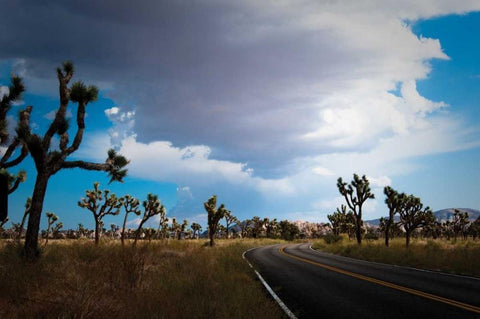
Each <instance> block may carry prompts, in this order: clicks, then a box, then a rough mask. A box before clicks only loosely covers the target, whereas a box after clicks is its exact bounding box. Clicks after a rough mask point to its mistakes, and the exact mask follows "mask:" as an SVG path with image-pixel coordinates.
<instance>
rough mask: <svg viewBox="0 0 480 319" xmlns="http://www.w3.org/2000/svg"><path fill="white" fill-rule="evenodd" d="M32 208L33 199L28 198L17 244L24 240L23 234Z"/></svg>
mask: <svg viewBox="0 0 480 319" xmlns="http://www.w3.org/2000/svg"><path fill="white" fill-rule="evenodd" d="M31 207H32V199H31V198H30V197H28V198H27V201H26V202H25V210H24V212H23V217H22V221H21V223H20V225H19V227H18V237H17V242H20V239H21V238H22V234H23V227H24V226H25V221H26V220H27V216H28V214H29V213H30V208H31Z"/></svg>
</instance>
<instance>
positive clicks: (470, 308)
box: [279, 247, 480, 313]
mask: <svg viewBox="0 0 480 319" xmlns="http://www.w3.org/2000/svg"><path fill="white" fill-rule="evenodd" d="M279 251H280V253H282V254H283V255H285V256H288V257H290V258H294V259H297V260H300V261H303V262H306V263H309V264H312V265H315V266H318V267H321V268H324V269H328V270H331V271H334V272H337V273H340V274H343V275H347V276H350V277H354V278H358V279H361V280H364V281H368V282H371V283H374V284H377V285H381V286H384V287H389V288H392V289H396V290H400V291H403V292H407V293H409V294H412V295H416V296H420V297H424V298H427V299H430V300H435V301H439V302H443V303H445V304H448V305H451V306H454V307H458V308H462V309H464V310H468V311H472V312H476V313H480V307H477V306H473V305H469V304H466V303H463V302H460V301H456V300H452V299H448V298H444V297H440V296H436V295H432V294H429V293H426V292H423V291H419V290H416V289H412V288H407V287H403V286H399V285H396V284H392V283H390V282H386V281H383V280H379V279H375V278H372V277H367V276H364V275H360V274H356V273H353V272H350V271H346V270H343V269H339V268H336V267H332V266H329V265H325V264H322V263H319V262H316V261H312V260H309V259H306V258H302V257H298V256H295V255H292V254H289V253H287V252H285V247H281V248H280V249H279Z"/></svg>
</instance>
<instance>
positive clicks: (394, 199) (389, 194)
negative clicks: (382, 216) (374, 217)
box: [383, 186, 406, 247]
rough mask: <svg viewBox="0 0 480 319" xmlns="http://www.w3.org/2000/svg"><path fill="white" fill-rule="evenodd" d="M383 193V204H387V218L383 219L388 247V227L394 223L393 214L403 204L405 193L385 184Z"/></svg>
mask: <svg viewBox="0 0 480 319" xmlns="http://www.w3.org/2000/svg"><path fill="white" fill-rule="evenodd" d="M383 193H384V194H385V196H386V198H385V204H387V207H388V219H387V220H385V246H387V247H388V244H389V239H390V228H391V226H392V225H393V223H394V219H395V215H396V214H398V212H399V210H400V209H401V207H402V205H403V202H404V201H405V198H406V195H405V194H403V193H402V194H399V193H398V192H397V191H396V190H394V189H393V188H391V187H390V186H386V187H385V188H384V189H383Z"/></svg>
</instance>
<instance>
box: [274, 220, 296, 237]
mask: <svg viewBox="0 0 480 319" xmlns="http://www.w3.org/2000/svg"><path fill="white" fill-rule="evenodd" d="M279 225H280V237H281V238H282V239H284V240H294V239H295V238H298V235H299V234H300V230H299V229H298V227H297V225H295V224H293V223H291V222H289V221H288V220H282V221H281V222H280V224H279Z"/></svg>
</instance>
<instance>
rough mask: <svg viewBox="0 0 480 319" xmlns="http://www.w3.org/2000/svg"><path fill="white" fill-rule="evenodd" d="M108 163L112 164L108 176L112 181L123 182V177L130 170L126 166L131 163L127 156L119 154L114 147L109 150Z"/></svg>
mask: <svg viewBox="0 0 480 319" xmlns="http://www.w3.org/2000/svg"><path fill="white" fill-rule="evenodd" d="M106 163H107V164H108V165H109V166H110V168H109V170H108V176H109V177H110V181H109V183H111V182H121V183H122V182H123V179H124V178H125V177H126V176H127V172H128V170H127V169H125V167H126V166H127V165H128V163H130V161H129V160H127V158H126V157H125V156H122V155H119V154H117V152H116V151H115V150H114V149H110V150H109V151H108V158H107V161H106Z"/></svg>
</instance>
